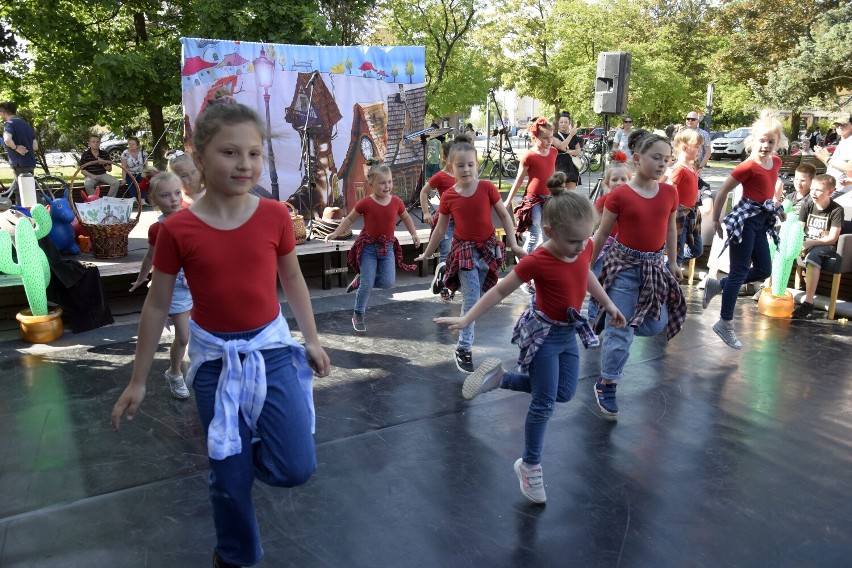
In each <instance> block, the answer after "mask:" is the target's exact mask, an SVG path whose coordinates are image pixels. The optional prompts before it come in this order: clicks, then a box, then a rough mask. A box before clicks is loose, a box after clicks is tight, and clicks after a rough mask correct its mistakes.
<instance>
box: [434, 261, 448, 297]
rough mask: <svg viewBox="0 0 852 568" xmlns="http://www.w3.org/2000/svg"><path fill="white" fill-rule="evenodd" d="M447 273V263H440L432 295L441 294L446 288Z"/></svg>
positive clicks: (436, 268) (436, 269) (436, 271)
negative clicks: (445, 277)
mask: <svg viewBox="0 0 852 568" xmlns="http://www.w3.org/2000/svg"><path fill="white" fill-rule="evenodd" d="M446 272H447V263H446V262H439V263H438V266H436V267H435V278H433V279H432V293H433V294H440V293H441V289H442V288H443V287H444V274H445V273H446Z"/></svg>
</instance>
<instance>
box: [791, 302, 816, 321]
mask: <svg viewBox="0 0 852 568" xmlns="http://www.w3.org/2000/svg"><path fill="white" fill-rule="evenodd" d="M813 316H814V305H813V304H812V303H810V302H802V303H801V304H799V305H798V306H797V307H796V309H795V310H793V315H791V316H790V317H791V318H792V319H812V318H813Z"/></svg>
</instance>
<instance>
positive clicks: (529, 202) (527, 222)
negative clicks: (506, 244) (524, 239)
mask: <svg viewBox="0 0 852 568" xmlns="http://www.w3.org/2000/svg"><path fill="white" fill-rule="evenodd" d="M548 199H550V196H549V195H537V194H536V195H530V196H528V195H525V196H524V197H523V198H522V199H521V202H520V203H519V204H518V206H517V207H515V216H516V217H517V218H518V226H517V227H515V239H517V240H518V242H520V241H521V235H523V234H524V233H526V232H527V231H529V230H530V227H532V210H533V207H535V206H536V205H542V206H543V205H544V203H545V202H546V201H547V200H548Z"/></svg>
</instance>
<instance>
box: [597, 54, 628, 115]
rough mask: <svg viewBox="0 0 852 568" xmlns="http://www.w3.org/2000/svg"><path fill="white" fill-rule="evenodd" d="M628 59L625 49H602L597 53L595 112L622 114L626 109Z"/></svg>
mask: <svg viewBox="0 0 852 568" xmlns="http://www.w3.org/2000/svg"><path fill="white" fill-rule="evenodd" d="M630 60H631V56H630V53H628V52H626V51H602V52H600V53H599V54H598V73H597V79H595V113H596V114H623V113H624V112H625V111H626V110H627V83H628V81H629V80H630Z"/></svg>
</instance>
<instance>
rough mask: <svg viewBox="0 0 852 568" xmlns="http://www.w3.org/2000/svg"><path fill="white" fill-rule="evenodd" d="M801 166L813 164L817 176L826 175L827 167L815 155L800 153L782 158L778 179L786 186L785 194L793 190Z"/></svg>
mask: <svg viewBox="0 0 852 568" xmlns="http://www.w3.org/2000/svg"><path fill="white" fill-rule="evenodd" d="M801 164H811V165H812V166H813V167H814V168H815V169H816V175H820V174H824V173H825V172H826V169H827V167H826V165H825V164H824V163H822V161H820V159H819V158H817V157H816V156H813V155H810V156H804V155H802V154H801V153H799V154H792V155H789V156H782V157H781V169H780V170H779V171H778V179H780V180H781V183H783V184H784V193H789V192H791V191H792V190H793V176H795V175H796V168H798V167H799V166H800V165H801Z"/></svg>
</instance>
